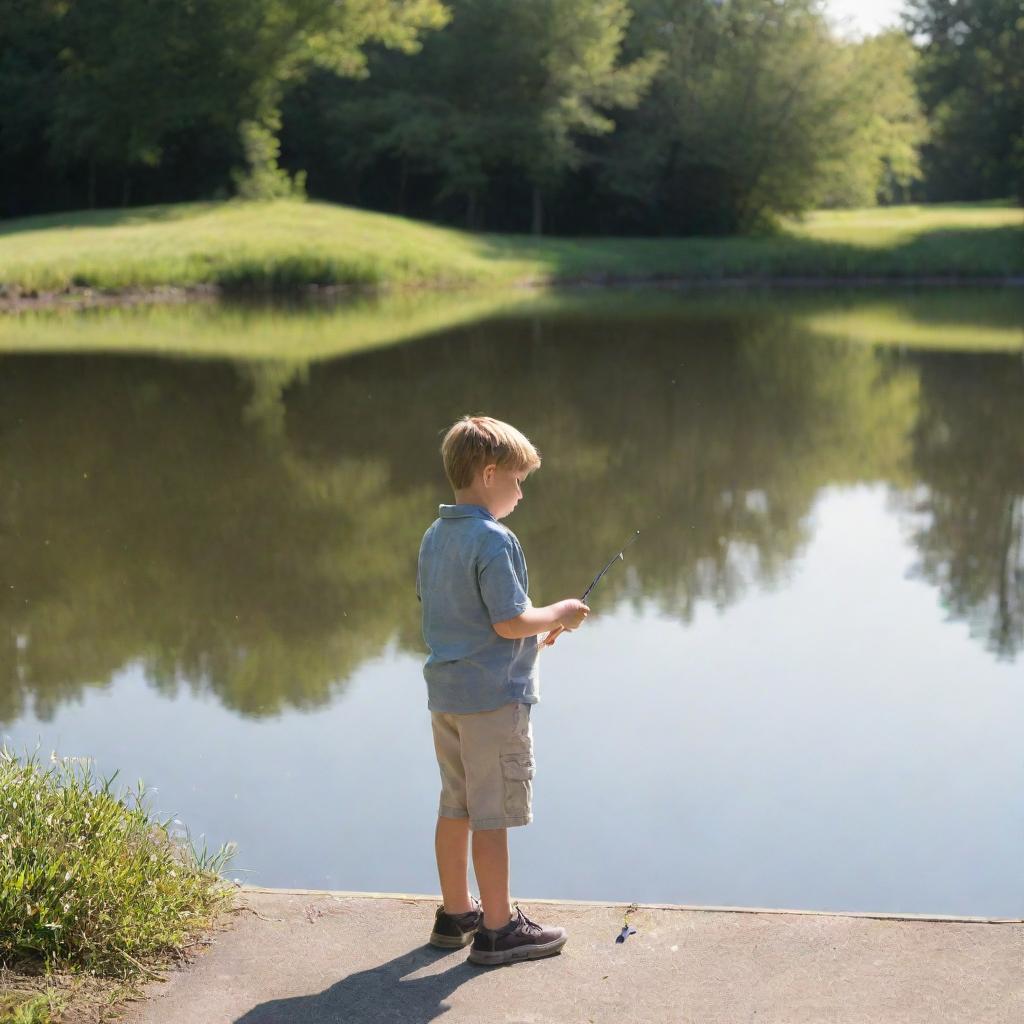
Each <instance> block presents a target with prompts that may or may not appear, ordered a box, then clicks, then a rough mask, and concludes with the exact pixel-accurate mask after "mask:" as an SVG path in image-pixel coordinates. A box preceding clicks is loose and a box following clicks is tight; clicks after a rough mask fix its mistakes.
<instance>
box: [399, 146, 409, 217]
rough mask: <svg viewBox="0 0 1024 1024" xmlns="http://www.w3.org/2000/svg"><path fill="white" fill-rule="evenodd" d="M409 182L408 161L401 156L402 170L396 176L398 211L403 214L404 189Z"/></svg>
mask: <svg viewBox="0 0 1024 1024" xmlns="http://www.w3.org/2000/svg"><path fill="white" fill-rule="evenodd" d="M408 184H409V161H408V160H407V159H406V158H405V157H402V170H401V172H400V173H399V176H398V212H399V213H400V214H401V215H402V216H403V217H404V216H405V191H406V186H407V185H408Z"/></svg>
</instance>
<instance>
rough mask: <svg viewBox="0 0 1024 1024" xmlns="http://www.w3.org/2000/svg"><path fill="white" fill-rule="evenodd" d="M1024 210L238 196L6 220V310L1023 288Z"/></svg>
mask: <svg viewBox="0 0 1024 1024" xmlns="http://www.w3.org/2000/svg"><path fill="white" fill-rule="evenodd" d="M1022 283H1024V211H1022V210H1021V208H1020V207H1018V206H1015V205H1011V204H1006V205H1001V206H1000V205H992V204H980V203H978V204H959V205H937V206H901V207H877V208H873V209H865V210H836V211H832V210H825V211H818V212H817V213H812V214H809V215H807V216H806V217H805V218H803V219H802V220H791V221H786V222H784V223H782V224H780V226H779V229H778V231H777V232H775V233H773V234H767V235H758V236H753V237H746V236H735V237H722V238H708V237H678V238H675V237H673V238H604V237H601V238H592V237H584V238H564V237H533V236H528V235H499V234H478V233H470V232H466V231H459V230H456V229H454V228H446V227H439V226H437V225H434V224H426V223H422V222H419V221H413V220H408V219H406V218H401V217H393V216H389V215H386V214H380V213H373V212H370V211H367V210H359V209H355V208H353V207H346V206H339V205H336V204H330V203H318V202H300V201H297V200H274V201H271V202H243V201H239V200H227V201H223V202H208V203H181V204H175V205H165V206H151V207H139V208H125V209H117V210H92V211H80V212H76V213H69V214H55V215H50V216H46V217H33V218H27V219H23V220H16V221H0V311H4V312H17V311H21V310H29V309H40V308H65V307H73V308H78V307H90V306H98V305H111V304H115V305H135V304H138V303H142V302H145V303H152V302H161V301H166V302H181V301H189V300H192V299H197V298H207V297H209V296H219V295H228V294H230V295H239V296H243V297H244V296H275V295H280V296H285V297H291V298H294V297H299V296H302V297H322V296H328V297H332V296H337V295H349V294H354V295H360V294H377V293H381V292H387V293H402V292H406V291H410V292H420V291H438V292H442V291H449V292H450V291H453V290H455V289H474V290H483V289H491V290H493V289H508V288H513V289H515V288H524V287H525V288H529V287H533V288H537V287H545V288H605V287H622V286H633V287H639V286H651V287H660V288H676V289H684V288H722V287H726V288H758V287H759V288H818V289H820V288H835V289H843V288H849V287H855V288H859V287H878V286H882V287H950V286H958V287H959V286H964V285H977V286H983V287H984V286H993V285H997V286H1020V285H1021V284H1022Z"/></svg>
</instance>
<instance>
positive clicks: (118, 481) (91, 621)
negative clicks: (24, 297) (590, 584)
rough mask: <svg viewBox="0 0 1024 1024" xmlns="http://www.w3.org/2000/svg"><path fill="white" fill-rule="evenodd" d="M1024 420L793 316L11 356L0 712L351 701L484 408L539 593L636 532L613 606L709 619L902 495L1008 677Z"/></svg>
mask: <svg viewBox="0 0 1024 1024" xmlns="http://www.w3.org/2000/svg"><path fill="white" fill-rule="evenodd" d="M1022 399H1024V365H1022V362H1021V359H1020V356H1019V354H1012V353H1011V354H989V355H973V356H966V355H949V354H935V353H928V352H915V353H909V354H908V353H903V352H901V351H899V350H895V349H891V348H877V349H876V348H870V347H868V346H865V345H862V344H855V343H848V342H842V341H838V340H824V339H823V338H822V337H821V335H820V334H815V333H812V332H811V331H810V330H809V329H808V328H806V327H802V326H801V324H800V322H799V321H798V320H795V319H794V318H793V317H791V316H789V315H787V313H786V307H785V304H784V303H773V304H771V305H770V306H767V307H765V308H763V309H760V310H753V309H751V310H750V311H749V312H744V313H742V314H741V315H729V316H725V315H717V314H715V315H712V314H710V313H709V314H708V315H707V316H706V317H703V318H702V317H694V316H692V315H691V316H688V317H686V318H685V319H680V318H679V317H677V316H674V315H673V314H672V311H671V309H670V308H666V309H665V310H664V311H663V312H661V313H659V314H658V315H655V316H651V315H647V316H644V317H643V318H639V319H636V320H631V319H630V318H629V317H628V316H624V315H621V314H620V315H618V316H616V317H608V316H606V315H601V314H588V313H587V312H586V311H585V310H575V311H573V312H571V313H567V314H564V315H560V314H558V313H557V312H552V313H550V314H548V315H546V316H543V317H525V316H520V317H515V316H509V317H505V318H499V319H492V320H489V321H485V322H482V323H479V324H475V325H472V326H467V327H459V328H455V329H452V330H449V331H447V332H445V333H441V334H438V335H435V336H433V337H429V338H426V339H423V340H420V341H417V342H415V343H412V344H408V345H403V346H398V347H391V348H386V349H381V350H378V351H373V352H366V353H363V354H361V355H355V356H351V357H348V358H346V359H344V360H338V361H335V362H332V363H326V364H314V365H311V366H310V365H304V364H301V363H290V362H264V363H259V364H256V363H240V364H236V365H231V364H227V363H210V362H208V363H202V364H199V363H190V362H186V361H163V360H150V359H138V358H112V357H106V358H102V357H75V356H60V357H56V356H52V357H41V356H40V357H35V356H34V357H9V358H5V359H4V360H3V361H2V362H0V478H2V480H3V481H4V487H3V491H2V493H0V566H2V570H0V572H2V587H0V624H2V628H0V644H2V645H3V647H2V654H0V658H2V662H0V720H3V721H12V720H14V719H16V718H18V717H19V716H20V715H22V714H23V713H24V712H25V711H26V710H27V707H28V705H29V702H32V703H33V704H34V706H35V711H36V714H37V715H39V716H40V717H43V718H46V717H48V716H50V715H52V714H53V713H54V711H55V709H57V708H58V707H59V706H60V705H61V704H62V703H64V702H66V701H69V700H73V699H76V698H80V697H81V695H82V694H83V692H84V691H85V690H86V689H87V688H89V687H103V686H106V685H108V684H109V682H110V680H111V679H112V678H113V677H114V675H115V674H116V673H117V672H118V671H119V670H120V669H123V668H124V667H125V666H128V665H131V664H138V665H141V666H142V668H143V671H144V673H145V675H146V677H147V679H148V680H149V681H150V682H151V684H152V685H153V686H155V687H156V688H157V689H158V690H159V691H160V692H162V693H165V694H173V693H174V692H176V691H177V690H178V689H179V688H182V687H187V688H189V689H191V690H192V691H195V692H211V693H213V694H215V695H216V697H217V699H218V700H220V701H221V702H223V703H224V704H225V705H226V706H227V707H229V708H231V709H233V710H235V711H237V712H239V713H241V714H243V715H247V716H272V715H275V714H277V713H279V712H280V711H281V710H282V709H283V708H285V707H289V706H290V707H296V708H314V707H317V706H320V705H323V704H324V703H326V702H328V701H330V700H331V699H332V698H333V697H335V696H336V695H337V694H338V693H339V692H340V691H341V690H342V689H343V687H344V686H345V682H346V680H347V679H348V678H349V677H350V676H351V674H352V673H353V672H354V670H355V669H356V668H357V667H358V666H359V665H361V664H363V663H364V662H366V661H367V660H368V659H371V658H374V657H375V656H378V655H379V654H381V653H382V652H384V651H385V650H387V649H388V648H389V645H392V644H395V645H397V646H398V647H400V648H404V649H407V650H409V651H417V652H418V651H419V650H420V647H421V640H420V635H419V622H418V608H417V605H416V602H415V599H414V597H413V593H412V579H413V575H414V560H415V554H416V549H417V546H418V542H419V538H420V536H421V534H422V531H423V529H424V527H425V526H426V525H427V523H428V522H429V521H430V518H431V517H432V515H433V510H434V507H435V506H436V504H437V502H438V501H441V500H447V491H446V488H445V485H444V480H443V477H442V474H441V469H440V465H439V460H438V457H437V445H438V440H439V432H440V431H441V430H442V429H443V428H444V427H445V426H446V425H447V424H448V423H449V422H450V421H451V420H452V419H453V418H454V417H455V416H457V415H459V414H461V413H463V412H465V411H467V410H486V411H487V412H489V413H491V414H493V415H496V416H500V417H502V418H505V419H508V420H510V421H512V422H514V423H516V424H519V425H520V426H522V427H523V429H525V430H527V431H528V432H529V434H530V435H531V437H532V438H534V440H535V441H536V442H537V443H538V445H539V447H540V448H541V450H542V452H543V454H544V456H545V465H544V469H543V470H542V471H541V472H540V473H539V474H538V475H537V476H536V477H534V478H531V480H530V482H529V484H528V487H527V500H526V502H525V503H524V504H523V505H521V506H520V510H519V511H518V512H517V513H516V515H515V517H513V520H512V521H511V525H512V526H513V528H515V529H516V531H517V532H518V533H519V535H520V537H521V539H522V540H523V543H524V546H525V547H526V550H527V553H528V556H529V559H530V566H531V583H532V586H533V588H534V593H535V597H536V598H537V599H539V600H548V599H552V598H554V597H558V596H562V595H563V594H566V593H573V592H576V591H577V590H579V589H580V588H581V587H582V585H584V584H585V583H586V582H587V580H588V579H589V578H590V576H592V574H593V571H595V569H594V568H593V567H594V566H595V565H598V564H600V563H601V562H602V561H603V560H604V559H605V558H606V557H607V554H608V552H610V551H614V550H616V549H617V547H618V546H619V545H620V544H621V540H622V538H623V537H624V536H626V535H628V534H629V533H630V532H631V531H633V530H635V529H638V528H639V529H641V530H642V531H643V542H642V543H641V544H638V545H636V546H635V547H634V549H633V551H632V552H631V558H630V561H629V571H628V572H623V573H621V574H617V575H611V576H609V578H608V579H607V580H606V582H605V584H603V587H604V590H603V592H602V596H601V600H602V606H603V607H604V608H611V607H612V606H614V605H616V604H621V603H624V602H632V603H633V604H635V605H638V606H639V605H640V604H641V603H646V604H653V605H654V606H656V607H657V608H658V609H660V610H661V611H662V612H664V613H665V614H668V615H671V616H674V617H677V618H678V619H680V620H682V621H688V620H689V619H690V618H691V617H692V616H693V615H694V611H695V609H696V608H697V607H698V606H699V605H700V604H701V603H702V602H711V603H713V604H714V605H715V606H717V607H719V608H725V607H727V606H729V605H730V604H732V603H734V602H735V601H736V600H737V599H738V598H739V597H740V596H741V595H742V594H743V593H744V592H745V591H746V590H747V589H748V588H750V587H775V586H780V585H782V584H783V583H784V581H785V579H786V575H787V572H788V571H789V570H790V567H791V566H792V565H793V563H794V559H795V558H796V556H797V555H798V554H799V552H800V551H801V549H802V547H803V546H804V545H805V544H806V543H807V541H808V539H809V531H810V524H809V520H808V515H809V511H810V509H811V508H812V505H813V503H814V501H815V498H816V496H817V495H818V494H819V493H820V492H821V490H822V488H824V487H826V486H829V485H835V484H840V485H842V484H852V483H855V482H876V483H877V482H882V483H885V484H887V485H888V486H889V487H890V488H891V489H892V493H893V495H894V504H895V506H896V507H897V509H898V510H899V513H900V514H901V515H903V516H905V517H906V519H907V521H908V522H909V523H910V524H911V526H912V529H913V540H914V544H915V546H916V549H917V551H918V552H919V562H918V566H917V569H916V572H918V573H919V574H920V576H921V577H922V578H924V579H926V580H928V581H929V582H930V583H931V584H932V585H934V586H935V587H936V588H937V589H938V591H939V593H940V594H941V599H942V601H943V603H944V605H945V607H946V608H948V610H949V613H950V615H951V616H953V617H956V618H961V619H966V620H968V621H969V622H970V623H971V624H972V629H973V630H974V631H975V632H976V634H977V635H978V636H979V638H981V639H982V640H983V641H984V642H985V644H986V645H987V646H988V647H989V649H990V650H991V651H992V652H993V653H994V654H996V655H998V656H1000V657H1004V658H1011V659H1012V658H1014V657H1015V656H1016V655H1017V654H1018V653H1019V652H1020V650H1021V647H1022V643H1024V561H1022V559H1024V553H1022V549H1024V504H1022V503H1024V401H1022ZM857 543H858V539H857V537H856V536H851V537H850V545H851V546H856V545H857ZM836 585H837V586H841V585H842V581H837V582H836Z"/></svg>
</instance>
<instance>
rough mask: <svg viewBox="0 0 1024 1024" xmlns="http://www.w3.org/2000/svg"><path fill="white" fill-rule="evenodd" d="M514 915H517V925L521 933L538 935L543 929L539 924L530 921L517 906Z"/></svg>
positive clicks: (517, 905)
mask: <svg viewBox="0 0 1024 1024" xmlns="http://www.w3.org/2000/svg"><path fill="white" fill-rule="evenodd" d="M516 913H517V914H518V915H519V925H520V927H521V928H522V929H523V931H525V932H527V933H528V934H530V935H536V934H540V932H542V931H543V930H544V929H543V928H541V926H540V925H539V924H537V923H536V922H534V921H531V920H530V919H529V918H528V917H527V916H526V915H525V914H524V913H523V912H522V910H520V909H519V904H518V903H517V904H516Z"/></svg>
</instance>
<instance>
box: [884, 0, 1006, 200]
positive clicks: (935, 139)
mask: <svg viewBox="0 0 1024 1024" xmlns="http://www.w3.org/2000/svg"><path fill="white" fill-rule="evenodd" d="M904 21H905V25H906V29H907V32H908V33H909V34H910V35H911V36H912V37H913V38H914V39H916V40H918V41H919V43H920V49H921V54H922V60H921V64H920V70H919V74H918V85H919V88H920V91H921V97H922V100H923V102H924V105H925V109H926V110H927V112H928V115H929V117H930V119H931V122H932V144H931V145H930V146H929V147H928V148H927V149H926V150H925V153H924V165H925V170H926V180H927V182H928V195H929V197H930V198H932V199H984V198H1005V197H1006V196H1009V195H1015V196H1017V197H1018V199H1020V200H1021V201H1024V2H1022V0H906V6H905V11H904Z"/></svg>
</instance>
